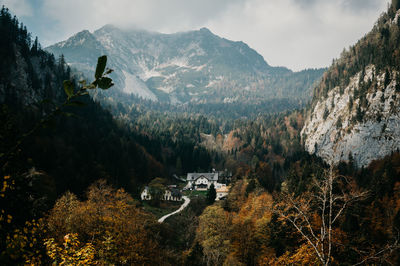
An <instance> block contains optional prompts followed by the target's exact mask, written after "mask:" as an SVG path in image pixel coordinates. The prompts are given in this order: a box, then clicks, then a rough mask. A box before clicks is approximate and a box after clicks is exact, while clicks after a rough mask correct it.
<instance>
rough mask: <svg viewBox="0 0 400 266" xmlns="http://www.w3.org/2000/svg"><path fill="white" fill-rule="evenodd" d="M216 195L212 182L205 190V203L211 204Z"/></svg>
mask: <svg viewBox="0 0 400 266" xmlns="http://www.w3.org/2000/svg"><path fill="white" fill-rule="evenodd" d="M216 197H217V192H216V191H215V187H214V184H211V186H210V188H209V189H208V191H207V204H209V205H211V204H213V203H214V202H215V198H216Z"/></svg>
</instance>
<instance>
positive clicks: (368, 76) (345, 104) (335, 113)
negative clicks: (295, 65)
mask: <svg viewBox="0 0 400 266" xmlns="http://www.w3.org/2000/svg"><path fill="white" fill-rule="evenodd" d="M386 75H389V76H390V78H389V76H388V77H386ZM398 77H399V73H398V72H396V71H392V72H391V73H390V72H388V71H387V72H386V73H385V72H384V73H376V70H375V67H374V65H369V66H367V67H366V68H365V70H364V71H360V72H359V73H358V74H357V75H355V76H353V77H352V78H351V79H350V82H349V84H348V85H347V86H346V87H345V88H344V89H343V87H340V86H337V87H336V88H334V89H332V90H331V91H329V92H328V95H327V97H326V98H324V99H320V100H319V101H318V102H317V103H316V104H315V106H314V107H313V108H312V110H311V113H310V115H309V116H308V119H307V120H306V122H305V125H304V127H303V129H302V131H301V134H302V139H303V141H304V145H305V148H306V150H307V151H308V152H310V153H316V154H317V155H318V156H320V157H322V158H323V159H324V160H325V161H326V162H328V163H330V164H337V163H338V162H339V161H347V160H349V157H350V155H351V156H352V157H353V158H354V162H355V164H356V165H357V166H358V167H362V166H366V165H368V164H369V163H370V162H371V161H373V160H375V159H379V158H382V157H384V156H386V155H388V154H390V153H391V152H392V151H394V150H397V149H399V148H400V113H399V111H400V91H399V87H400V84H398V81H396V80H398ZM363 88H364V89H363ZM363 90H364V91H363ZM360 93H363V95H360Z"/></svg>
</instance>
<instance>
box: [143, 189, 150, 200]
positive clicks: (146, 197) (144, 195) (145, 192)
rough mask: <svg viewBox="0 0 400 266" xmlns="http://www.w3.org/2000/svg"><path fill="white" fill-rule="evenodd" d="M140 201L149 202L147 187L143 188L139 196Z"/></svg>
mask: <svg viewBox="0 0 400 266" xmlns="http://www.w3.org/2000/svg"><path fill="white" fill-rule="evenodd" d="M140 198H141V199H142V200H151V195H150V190H149V187H144V189H143V191H142V193H141V194H140Z"/></svg>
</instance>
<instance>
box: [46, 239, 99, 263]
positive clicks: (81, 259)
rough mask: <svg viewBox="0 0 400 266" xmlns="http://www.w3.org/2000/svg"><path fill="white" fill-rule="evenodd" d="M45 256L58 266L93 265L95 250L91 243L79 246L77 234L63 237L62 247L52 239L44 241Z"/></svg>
mask: <svg viewBox="0 0 400 266" xmlns="http://www.w3.org/2000/svg"><path fill="white" fill-rule="evenodd" d="M45 245H46V250H47V255H48V256H49V257H50V259H51V260H52V261H53V263H55V264H59V265H94V264H95V249H94V247H93V245H92V244H91V243H86V244H81V243H80V242H79V240H78V235H77V234H67V235H65V236H64V243H63V247H61V246H60V245H58V244H57V243H56V242H55V241H54V239H53V238H50V239H48V240H46V241H45ZM96 264H97V263H96Z"/></svg>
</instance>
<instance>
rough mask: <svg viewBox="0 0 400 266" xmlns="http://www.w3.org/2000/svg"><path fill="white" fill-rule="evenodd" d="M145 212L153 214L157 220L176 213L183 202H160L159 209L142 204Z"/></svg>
mask: <svg viewBox="0 0 400 266" xmlns="http://www.w3.org/2000/svg"><path fill="white" fill-rule="evenodd" d="M142 204H143V208H144V210H145V211H147V212H150V213H152V214H154V216H156V217H157V219H159V218H161V217H163V216H164V215H166V214H168V213H171V212H173V211H176V210H177V209H179V207H180V206H181V205H182V204H183V201H162V202H161V203H160V206H159V207H154V206H151V205H150V204H149V203H148V202H146V201H144V202H142Z"/></svg>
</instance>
